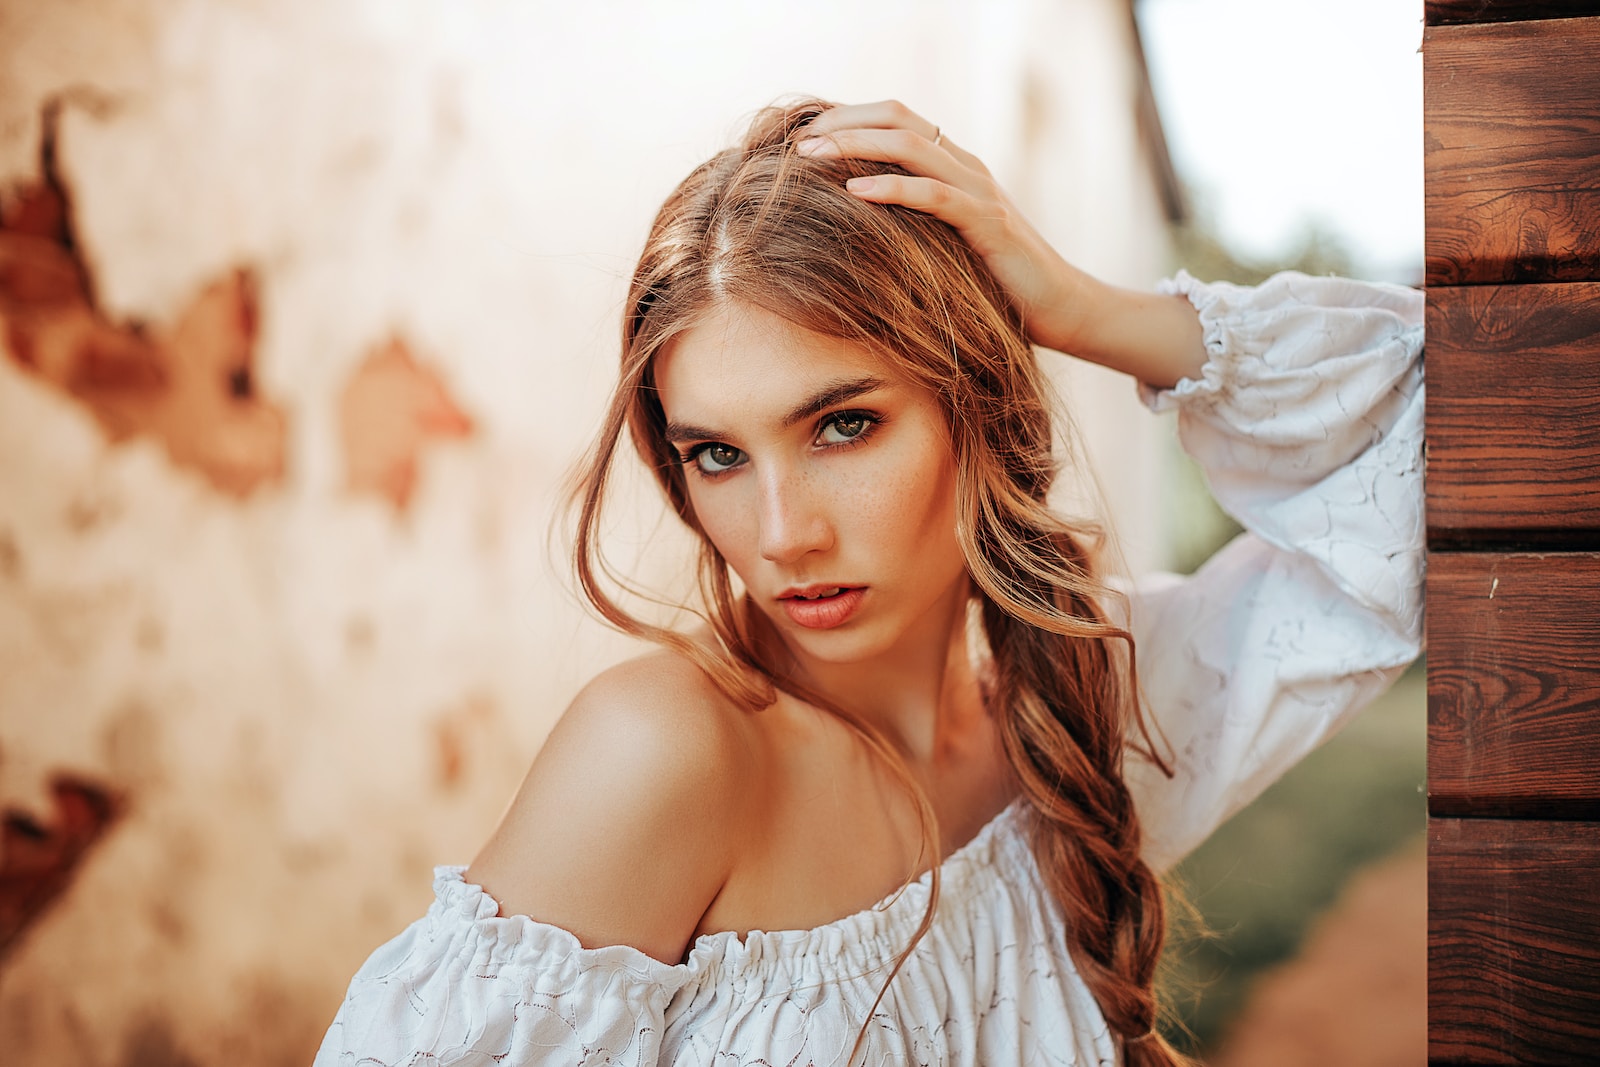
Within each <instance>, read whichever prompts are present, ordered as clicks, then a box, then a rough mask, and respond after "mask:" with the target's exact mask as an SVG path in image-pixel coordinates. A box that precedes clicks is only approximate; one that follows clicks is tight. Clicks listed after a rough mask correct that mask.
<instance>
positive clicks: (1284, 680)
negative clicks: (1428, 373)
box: [1127, 272, 1424, 871]
mask: <svg viewBox="0 0 1600 1067" xmlns="http://www.w3.org/2000/svg"><path fill="white" fill-rule="evenodd" d="M1165 290H1166V291H1167V292H1169V293H1181V294H1182V295H1184V296H1186V297H1187V298H1188V299H1189V301H1190V302H1191V303H1192V304H1193V305H1194V306H1195V308H1196V310H1197V311H1198V312H1199V314H1200V319H1201V323H1202V325H1203V327H1204V333H1205V343H1206V350H1207V353H1208V359H1207V362H1206V364H1205V366H1204V368H1203V369H1202V371H1201V374H1200V377H1199V378H1197V379H1185V380H1184V381H1182V382H1179V383H1178V385H1177V386H1176V387H1174V388H1172V389H1169V390H1162V391H1156V390H1153V389H1150V388H1148V387H1144V388H1143V389H1142V392H1143V393H1144V397H1145V400H1146V403H1148V404H1149V405H1150V406H1151V407H1152V408H1154V409H1156V410H1158V411H1160V410H1169V409H1174V408H1175V409H1176V410H1177V412H1178V433H1179V438H1180V440H1181V441H1182V443H1183V446H1184V448H1185V449H1186V450H1187V451H1188V452H1189V454H1190V455H1191V456H1193V457H1194V459H1195V460H1196V461H1197V462H1198V463H1199V465H1200V467H1201V468H1202V470H1203V471H1204V472H1205V475H1206V478H1207V481H1208V482H1209V483H1210V486H1211V490H1212V493H1213V495H1214V496H1215V497H1216V499H1217V501H1218V503H1220V504H1221V505H1222V507H1223V508H1224V509H1225V510H1227V512H1228V513H1229V514H1231V515H1232V516H1234V518H1236V519H1237V520H1238V521H1239V522H1240V524H1242V525H1243V526H1244V528H1245V533H1243V534H1241V535H1240V536H1239V537H1238V538H1236V539H1235V540H1234V541H1232V542H1231V543H1230V544H1229V545H1227V546H1226V547H1225V548H1223V549H1222V550H1221V551H1219V552H1218V553H1217V554H1216V555H1215V556H1214V557H1213V558H1212V559H1211V560H1210V561H1208V562H1207V563H1206V564H1205V565H1204V566H1202V567H1201V568H1200V569H1199V570H1198V571H1197V572H1196V573H1195V574H1194V575H1193V576H1191V577H1188V578H1177V577H1174V576H1170V575H1168V576H1157V577H1153V578H1150V579H1146V580H1144V581H1141V582H1139V583H1137V584H1136V585H1135V586H1134V587H1133V590H1132V596H1131V597H1130V602H1129V606H1128V610H1129V613H1130V620H1129V622H1130V629H1131V630H1132V631H1133V634H1134V639H1135V643H1136V644H1135V647H1136V649H1137V652H1138V666H1139V678H1140V685H1141V689H1142V693H1143V697H1144V700H1145V704H1146V707H1147V708H1148V710H1149V711H1150V713H1151V715H1152V716H1153V718H1154V720H1155V722H1156V723H1157V724H1158V725H1159V727H1160V729H1161V732H1162V733H1163V734H1164V735H1165V742H1166V743H1165V744H1162V742H1161V739H1160V738H1157V740H1156V748H1157V751H1160V752H1162V753H1164V754H1168V755H1170V756H1171V757H1172V769H1173V770H1174V771H1175V772H1176V773H1175V776H1174V777H1172V778H1170V779H1169V778H1168V777H1166V776H1165V775H1164V774H1163V773H1162V772H1161V771H1160V770H1159V769H1158V768H1157V767H1156V766H1154V765H1153V764H1152V763H1151V762H1149V761H1148V760H1145V759H1142V758H1139V757H1138V756H1134V755H1130V758H1129V760H1128V764H1127V779H1128V784H1129V787H1130V788H1131V789H1132V790H1133V793H1134V798H1135V803H1136V804H1137V805H1138V807H1139V810H1140V815H1141V822H1142V823H1143V826H1144V832H1145V841H1146V845H1145V856H1146V859H1147V860H1148V861H1149V862H1150V864H1151V866H1152V867H1153V868H1155V869H1156V870H1158V871H1159V870H1163V869H1166V868H1168V867H1170V866H1171V865H1172V864H1174V863H1176V862H1177V861H1178V860H1179V859H1181V858H1182V857H1183V856H1184V855H1185V854H1186V853H1187V852H1188V851H1189V850H1190V849H1192V848H1193V847H1194V846H1195V845H1197V844H1199V843H1200V841H1202V840H1204V838H1205V837H1206V836H1207V835H1208V834H1209V833H1210V832H1211V831H1212V830H1214V829H1215V828H1216V827H1217V825H1218V824H1220V823H1221V822H1222V821H1223V820H1225V819H1226V818H1228V816H1230V815H1232V814H1233V813H1234V812H1236V811H1238V810H1239V809H1240V808H1242V807H1243V806H1244V805H1245V804H1247V803H1249V802H1250V801H1251V800H1253V799H1254V798H1255V797H1256V796H1257V795H1259V794H1260V793H1261V791H1262V790H1264V789H1265V788H1266V787H1267V786H1268V785H1269V784H1271V783H1272V781H1273V780H1274V779H1276V778H1277V777H1278V776H1279V775H1281V774H1282V773H1283V772H1284V771H1286V770H1288V768H1289V767H1290V766H1292V765H1293V764H1294V763H1295V762H1296V761H1297V760H1299V759H1300V758H1302V757H1303V756H1305V755H1306V754H1307V753H1308V752H1310V751H1311V750H1312V749H1313V748H1315V747H1316V746H1317V745H1318V744H1319V743H1320V742H1321V741H1323V740H1324V739H1325V738H1327V737H1328V736H1329V735H1330V734H1331V733H1333V732H1334V731H1335V730H1337V729H1338V728H1339V727H1340V726H1342V725H1343V724H1344V723H1345V722H1346V721H1348V720H1349V718H1350V717H1351V716H1352V715H1353V714H1354V713H1355V712H1356V711H1358V710H1359V709H1360V708H1361V707H1363V706H1364V705H1365V704H1366V703H1367V702H1368V701H1370V700H1371V699H1372V698H1373V697H1375V696H1377V695H1378V694H1379V693H1381V692H1382V691H1383V690H1384V689H1385V688H1386V687H1387V686H1388V685H1389V684H1390V683H1391V682H1392V681H1393V680H1394V679H1395V678H1396V677H1398V675H1399V674H1400V672H1401V671H1402V670H1404V668H1405V666H1406V665H1407V664H1409V663H1410V662H1411V661H1412V660H1413V659H1415V658H1416V656H1417V654H1418V652H1419V651H1420V650H1421V646H1422V566H1423V548H1424V524H1423V503H1422V404H1423V385H1422V359H1421V356H1422V311H1423V297H1422V294H1421V293H1419V292H1416V291H1414V290H1411V289H1406V288H1404V287H1401V286H1392V285H1374V284H1369V283H1362V282H1354V281H1348V280H1345V279H1339V278H1312V277H1307V276H1306V275H1303V274H1298V273H1292V272H1290V273H1284V274H1279V275H1276V276H1275V277H1273V278H1271V279H1269V280H1268V281H1267V282H1265V283H1263V284H1262V285H1260V286H1258V287H1255V288H1246V287H1242V286H1236V285H1229V284H1225V283H1218V284H1209V285H1208V284H1203V283H1200V282H1197V281H1195V280H1194V279H1193V278H1191V277H1189V276H1188V275H1187V274H1183V273H1180V274H1179V275H1178V276H1177V278H1175V279H1174V280H1172V281H1170V282H1168V283H1165Z"/></svg>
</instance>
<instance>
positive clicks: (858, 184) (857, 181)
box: [844, 178, 878, 193]
mask: <svg viewBox="0 0 1600 1067" xmlns="http://www.w3.org/2000/svg"><path fill="white" fill-rule="evenodd" d="M877 184H878V179H876V178H851V179H850V180H849V181H847V182H845V183H844V187H845V188H846V189H848V190H850V191H851V192H852V193H870V192H872V187H873V186H874V185H877Z"/></svg>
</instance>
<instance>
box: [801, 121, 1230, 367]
mask: <svg viewBox="0 0 1600 1067" xmlns="http://www.w3.org/2000/svg"><path fill="white" fill-rule="evenodd" d="M806 129H807V131H808V133H809V136H808V137H807V138H806V139H805V140H802V141H800V142H799V144H797V145H796V150H797V151H799V152H801V153H803V154H805V155H812V156H835V157H842V158H848V159H865V160H876V161H879V162H883V163H896V164H899V165H900V166H901V167H904V168H905V169H906V170H908V171H910V172H911V173H910V174H909V175H907V174H879V175H874V176H872V177H865V178H852V179H850V181H849V182H848V183H846V186H845V187H846V188H847V189H848V190H849V191H850V192H851V193H852V194H854V195H856V196H858V197H860V198H861V199H863V200H871V201H874V202H876V203H880V204H900V205H901V206H903V207H908V208H912V209H914V210H917V211H924V212H927V213H928V214H930V215H932V216H934V217H935V218H938V219H942V220H943V221H945V222H947V223H949V224H950V225H951V226H953V227H955V229H956V231H957V232H958V233H960V234H961V236H962V237H963V238H964V239H965V240H966V242H967V244H969V245H970V246H971V247H972V250H973V251H975V252H977V253H978V255H979V256H980V257H981V258H982V259H983V261H984V263H986V264H987V265H988V267H989V269H990V270H991V271H993V272H994V276H995V278H996V279H998V280H999V282H1000V284H1001V285H1003V286H1004V287H1005V289H1006V292H1007V293H1009V294H1010V296H1011V299H1012V300H1013V301H1015V303H1016V305H1017V308H1018V310H1019V311H1021V312H1022V316H1023V324H1024V327H1025V328H1026V330H1027V331H1028V336H1029V338H1030V339H1032V340H1033V342H1034V343H1035V344H1038V345H1042V346H1044V347H1045V348H1054V349H1056V350H1057V351H1060V352H1070V353H1072V354H1073V355H1076V356H1082V357H1083V358H1085V359H1089V360H1093V361H1094V362H1096V363H1100V364H1103V365H1105V366H1108V367H1111V368H1113V369H1115V370H1120V371H1124V372H1126V373H1128V374H1131V375H1133V376H1134V377H1137V378H1139V379H1141V380H1142V381H1146V382H1149V383H1150V384H1151V385H1155V386H1169V385H1172V384H1174V383H1176V382H1177V381H1178V380H1179V379H1180V378H1183V377H1194V376H1197V375H1198V374H1199V371H1200V366H1201V364H1203V363H1204V362H1205V355H1206V353H1205V345H1204V343H1203V340H1202V334H1201V330H1200V322H1199V319H1198V317H1197V316H1196V315H1195V312H1194V309H1193V308H1192V307H1190V306H1189V303H1188V301H1187V300H1185V299H1183V298H1182V297H1161V296H1155V295H1153V294H1148V293H1139V292H1135V291H1133V290H1129V289H1121V288H1117V287H1115V286H1110V285H1106V284H1105V283H1103V282H1100V281H1098V280H1096V279H1095V278H1092V277H1090V276H1089V275H1088V274H1086V273H1084V272H1083V271H1081V270H1079V269H1078V268H1076V267H1074V266H1072V264H1070V263H1068V262H1067V261H1066V260H1065V259H1063V258H1062V257H1061V255H1060V253H1058V252H1057V251H1056V250H1055V249H1054V248H1052V247H1051V246H1050V243H1049V242H1048V241H1046V240H1045V239H1044V237H1043V236H1042V235H1041V234H1040V233H1039V231H1038V230H1036V229H1034V228H1033V226H1032V225H1031V224H1030V223H1029V222H1028V220H1027V219H1025V218H1024V217H1023V216H1022V213H1021V212H1020V211H1018V210H1017V207H1016V205H1015V204H1013V203H1012V202H1011V198H1010V197H1009V196H1007V195H1006V192H1005V190H1004V189H1002V188H1000V185H999V183H998V182H996V181H995V180H994V176H993V175H991V174H990V173H989V168H987V167H985V166H984V165H983V162H982V161H981V160H979V159H978V157H977V156H975V155H973V154H972V153H971V152H968V151H966V150H965V149H963V148H961V147H959V146H957V145H955V144H952V143H951V141H950V138H948V137H945V136H944V135H943V134H942V132H941V131H940V128H939V127H938V126H936V125H935V124H934V123H932V122H929V121H928V120H927V119H925V118H923V117H922V116H921V115H918V114H917V113H916V112H914V111H912V110H911V109H910V108H908V107H906V106H905V105H904V104H902V103H900V102H899V101H897V100H884V101H880V102H878V103H875V104H852V105H846V106H841V107H835V108H830V109H829V110H827V111H824V112H823V113H822V114H821V115H819V116H817V118H816V119H814V120H813V121H812V122H811V124H810V125H809V126H808V127H807V128H806Z"/></svg>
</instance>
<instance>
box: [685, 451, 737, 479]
mask: <svg viewBox="0 0 1600 1067" xmlns="http://www.w3.org/2000/svg"><path fill="white" fill-rule="evenodd" d="M692 458H693V460H694V462H695V464H696V465H697V466H698V467H699V468H700V469H701V471H703V472H705V473H706V474H721V473H722V472H723V471H730V470H732V469H733V468H735V467H737V466H738V465H739V464H741V463H743V462H744V453H743V452H741V451H739V450H738V449H737V448H734V447H733V446H732V445H722V444H709V445H701V446H700V447H699V448H697V449H695V452H694V456H693V457H692Z"/></svg>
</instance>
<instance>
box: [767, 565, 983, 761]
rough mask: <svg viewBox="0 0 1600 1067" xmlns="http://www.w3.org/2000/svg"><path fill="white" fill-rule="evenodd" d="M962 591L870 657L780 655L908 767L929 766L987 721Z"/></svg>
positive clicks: (966, 595) (963, 585) (798, 678)
mask: <svg viewBox="0 0 1600 1067" xmlns="http://www.w3.org/2000/svg"><path fill="white" fill-rule="evenodd" d="M969 597H970V590H969V587H968V585H967V583H966V582H964V581H963V582H960V583H957V584H956V585H955V586H953V587H952V589H951V592H950V594H949V596H947V597H946V598H944V600H942V601H941V602H940V604H939V605H937V606H936V608H935V609H934V610H931V611H929V612H927V613H926V614H925V615H924V616H923V618H922V620H921V621H920V622H919V624H918V625H917V626H915V627H913V628H912V629H911V630H909V631H908V632H907V633H906V634H905V635H904V636H903V637H902V638H901V639H900V641H899V642H897V643H896V644H895V645H894V646H893V647H892V648H890V649H887V650H885V651H884V652H883V653H881V654H879V655H876V656H874V657H872V658H871V659H870V660H864V661H861V662H857V663H829V662H823V661H818V660H816V659H813V658H811V657H807V656H804V655H803V654H800V653H797V652H795V651H794V650H793V649H791V648H787V647H785V648H784V650H783V655H784V657H785V658H787V659H788V660H789V661H790V662H791V663H792V664H793V666H794V672H793V677H794V679H795V681H797V682H799V683H800V684H801V685H803V686H805V687H806V688H807V689H809V690H811V691H813V692H815V693H816V694H817V695H818V696H820V697H822V698H823V699H825V700H826V701H828V702H829V703H830V704H832V705H833V706H835V707H837V708H839V709H841V710H843V711H846V712H848V713H850V714H851V715H854V716H857V717H859V718H860V719H861V721H862V722H864V723H865V724H867V725H868V726H871V727H872V728H873V729H875V730H877V731H878V732H879V733H880V734H882V736H883V737H884V739H885V740H887V741H888V742H889V744H891V745H893V746H894V747H895V748H896V749H898V750H899V751H900V753H901V754H902V755H903V756H904V757H905V758H906V760H907V761H908V762H910V763H911V764H912V766H913V767H914V768H916V767H921V768H932V767H933V766H934V765H936V764H937V763H938V762H939V760H940V759H941V757H942V756H944V755H946V754H948V753H949V752H950V751H951V750H953V749H958V748H960V747H961V746H960V744H959V742H960V740H961V739H962V737H963V736H964V735H966V734H967V733H969V732H970V731H971V730H972V729H974V728H975V727H980V726H982V725H983V724H984V723H985V721H986V719H987V714H988V713H987V711H986V709H985V707H984V702H983V695H982V692H981V689H980V686H979V681H978V676H977V674H976V672H975V671H974V669H973V664H972V657H971V655H970V650H969V648H968V643H967V604H968V599H969ZM773 636H774V639H776V635H773Z"/></svg>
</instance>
